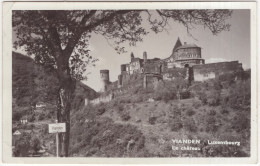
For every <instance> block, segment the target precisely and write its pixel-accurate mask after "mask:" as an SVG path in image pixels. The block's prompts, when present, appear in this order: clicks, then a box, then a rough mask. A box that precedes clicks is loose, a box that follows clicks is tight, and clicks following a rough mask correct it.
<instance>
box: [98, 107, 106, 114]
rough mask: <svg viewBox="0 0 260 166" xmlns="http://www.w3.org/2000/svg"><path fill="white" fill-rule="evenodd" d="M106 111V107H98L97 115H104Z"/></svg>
mask: <svg viewBox="0 0 260 166" xmlns="http://www.w3.org/2000/svg"><path fill="white" fill-rule="evenodd" d="M105 112H106V109H105V108H104V107H101V108H98V109H97V115H102V114H104V113H105Z"/></svg>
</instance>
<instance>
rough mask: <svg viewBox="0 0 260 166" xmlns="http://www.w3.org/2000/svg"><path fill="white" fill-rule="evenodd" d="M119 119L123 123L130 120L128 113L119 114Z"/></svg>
mask: <svg viewBox="0 0 260 166" xmlns="http://www.w3.org/2000/svg"><path fill="white" fill-rule="evenodd" d="M120 117H121V119H122V120H123V121H128V120H129V119H130V118H131V116H130V115H129V113H128V112H125V113H123V114H121V115H120Z"/></svg>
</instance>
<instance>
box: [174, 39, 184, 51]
mask: <svg viewBox="0 0 260 166" xmlns="http://www.w3.org/2000/svg"><path fill="white" fill-rule="evenodd" d="M180 46H182V44H181V41H180V38H179V37H178V39H177V41H176V43H175V46H174V48H173V50H172V52H174V51H175V50H176V49H177V48H178V47H180Z"/></svg>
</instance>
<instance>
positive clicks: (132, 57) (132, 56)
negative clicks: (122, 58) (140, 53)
mask: <svg viewBox="0 0 260 166" xmlns="http://www.w3.org/2000/svg"><path fill="white" fill-rule="evenodd" d="M134 59H135V56H134V53H132V52H131V62H132V61H133V60H134Z"/></svg>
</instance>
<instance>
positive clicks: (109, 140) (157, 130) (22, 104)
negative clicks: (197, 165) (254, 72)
mask: <svg viewBox="0 0 260 166" xmlns="http://www.w3.org/2000/svg"><path fill="white" fill-rule="evenodd" d="M13 62H14V63H13V131H15V130H19V131H22V132H23V137H21V138H19V139H18V141H17V142H20V143H19V144H16V145H15V148H14V156H28V155H29V154H32V153H30V150H34V151H35V152H34V153H33V154H34V155H35V154H37V153H38V152H37V151H38V150H39V149H44V150H45V153H43V154H41V156H55V135H54V134H49V133H48V125H47V124H49V123H54V122H55V116H56V114H55V107H54V104H53V103H54V99H55V93H54V92H55V88H56V87H55V81H57V80H55V77H54V76H53V75H52V74H51V73H48V74H46V71H44V70H42V68H40V67H39V66H38V65H36V64H34V63H33V61H32V60H31V59H30V58H28V57H26V56H22V55H20V54H17V53H14V54H13ZM32 69H34V70H32ZM40 69H41V70H40ZM244 74H245V76H244V78H243V79H239V80H230V81H225V82H221V81H219V80H209V81H205V82H193V83H192V85H191V86H189V88H188V89H187V85H186V83H185V80H181V79H180V80H174V81H163V82H160V83H159V84H158V86H157V88H152V87H147V89H143V88H142V84H141V83H140V81H138V80H135V83H133V84H135V86H133V88H134V89H131V90H129V91H128V92H127V93H122V94H119V95H117V96H116V97H115V98H113V99H112V100H111V101H110V102H107V103H100V104H98V105H92V104H90V105H88V106H84V99H85V98H89V99H93V98H95V97H96V96H98V94H97V93H96V92H95V91H94V90H92V89H91V88H89V87H87V86H86V85H84V84H82V83H80V82H78V83H77V88H76V92H75V98H74V101H73V103H72V106H73V110H72V111H71V141H70V156H75V157H208V156H212V157H247V156H250V115H251V113H250V99H251V94H250V85H251V84H250V83H251V82H250V71H246V72H244ZM111 91H113V89H111ZM177 91H181V92H185V93H183V94H182V97H181V98H179V97H178V95H177ZM184 94H185V95H184ZM38 101H44V102H46V103H48V105H47V109H46V110H47V111H44V112H40V113H32V112H31V111H30V110H29V107H30V106H31V104H32V103H35V102H38ZM21 112H22V114H21ZM19 113H20V114H19ZM25 116H27V118H28V123H26V124H21V123H19V121H18V120H19V119H21V118H23V117H25ZM29 131H32V133H31V134H28V132H29ZM176 140H178V141H179V140H199V141H200V142H199V143H197V144H192V143H191V144H189V143H186V144H183V143H176ZM174 141H175V142H174ZM212 141H227V142H231V143H234V144H233V145H232V144H231V145H214V144H210V142H212ZM24 142H25V143H24ZM238 143H239V145H238ZM31 145H33V146H31ZM39 146H40V147H39ZM42 146H44V147H45V148H42ZM21 149H24V150H23V151H21Z"/></svg>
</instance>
